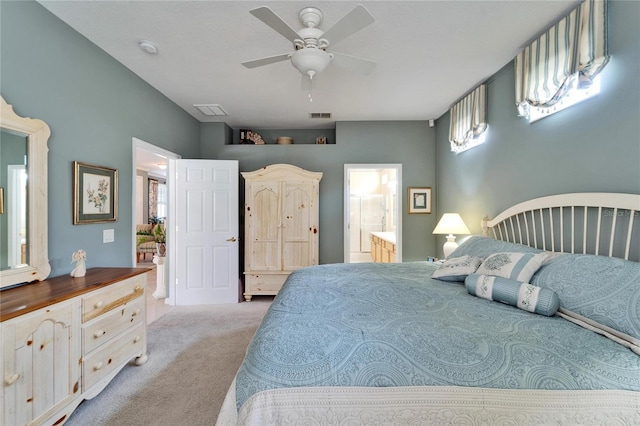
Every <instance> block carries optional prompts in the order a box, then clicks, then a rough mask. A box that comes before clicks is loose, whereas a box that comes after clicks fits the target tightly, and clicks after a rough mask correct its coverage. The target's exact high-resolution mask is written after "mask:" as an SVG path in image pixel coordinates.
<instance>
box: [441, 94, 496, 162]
mask: <svg viewBox="0 0 640 426" xmlns="http://www.w3.org/2000/svg"><path fill="white" fill-rule="evenodd" d="M449 115H450V117H451V122H450V124H449V141H450V142H451V151H453V152H462V151H464V150H467V149H469V148H471V147H473V146H476V145H477V144H478V143H479V139H478V138H479V136H480V135H482V133H483V132H484V131H485V130H486V129H487V119H486V117H487V86H486V84H482V85H480V86H478V87H477V88H475V89H474V90H473V91H472V92H471V93H469V94H468V95H467V96H465V97H464V98H462V99H461V100H460V101H458V102H457V103H456V104H455V105H454V106H452V107H451V109H450V110H449Z"/></svg>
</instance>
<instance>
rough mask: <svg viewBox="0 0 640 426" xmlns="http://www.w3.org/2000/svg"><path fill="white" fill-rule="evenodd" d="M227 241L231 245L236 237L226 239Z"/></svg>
mask: <svg viewBox="0 0 640 426" xmlns="http://www.w3.org/2000/svg"><path fill="white" fill-rule="evenodd" d="M227 241H231V242H232V243H235V242H236V237H231V238H227Z"/></svg>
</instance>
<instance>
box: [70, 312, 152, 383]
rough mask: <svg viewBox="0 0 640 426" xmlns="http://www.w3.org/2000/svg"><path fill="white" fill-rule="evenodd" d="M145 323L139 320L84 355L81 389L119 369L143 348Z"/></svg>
mask: <svg viewBox="0 0 640 426" xmlns="http://www.w3.org/2000/svg"><path fill="white" fill-rule="evenodd" d="M145 330H146V328H145V324H144V322H140V323H139V324H137V325H135V326H133V328H131V329H130V330H129V331H126V332H124V333H123V334H122V335H120V336H118V338H117V339H112V340H110V341H109V342H108V344H106V345H103V346H101V347H100V348H99V349H97V350H96V351H94V352H92V353H90V354H89V355H87V356H85V357H84V358H83V360H82V389H84V390H85V391H86V390H87V389H89V388H90V387H91V386H93V385H95V384H96V383H98V382H99V381H100V380H101V379H103V378H104V377H106V376H108V375H109V373H111V372H112V371H114V370H116V369H119V368H120V367H121V366H122V365H123V364H124V363H126V362H127V361H128V360H130V359H131V358H133V357H134V356H139V355H142V352H143V351H144V350H145V349H144V348H145V344H146V342H145Z"/></svg>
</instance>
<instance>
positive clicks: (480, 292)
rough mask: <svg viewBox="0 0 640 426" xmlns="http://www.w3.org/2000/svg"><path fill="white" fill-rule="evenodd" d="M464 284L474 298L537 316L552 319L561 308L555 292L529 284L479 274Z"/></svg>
mask: <svg viewBox="0 0 640 426" xmlns="http://www.w3.org/2000/svg"><path fill="white" fill-rule="evenodd" d="M464 283H465V286H466V287H467V291H468V292H469V294H471V295H473V296H477V297H482V298H483V299H487V300H496V301H498V302H502V303H506V304H507V305H511V306H516V307H518V308H520V309H522V310H525V311H529V312H533V313H536V314H540V315H546V316H548V317H550V316H553V315H555V313H556V311H557V310H558V309H559V308H560V299H559V298H558V295H557V294H556V293H555V292H553V291H551V290H548V289H546V288H540V287H536V286H534V285H531V284H528V283H522V282H519V281H514V280H510V279H508V278H503V277H497V276H490V275H479V274H471V275H469V276H468V277H467V279H466V280H465V281H464Z"/></svg>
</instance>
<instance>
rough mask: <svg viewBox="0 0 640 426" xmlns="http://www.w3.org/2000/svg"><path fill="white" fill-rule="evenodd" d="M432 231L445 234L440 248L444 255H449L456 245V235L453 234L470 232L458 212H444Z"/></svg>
mask: <svg viewBox="0 0 640 426" xmlns="http://www.w3.org/2000/svg"><path fill="white" fill-rule="evenodd" d="M433 233H434V234H445V235H447V242H446V243H444V246H443V247H442V250H443V252H444V256H445V257H449V255H450V254H451V253H452V252H453V251H454V250H455V249H456V248H457V247H458V243H456V237H455V236H454V235H453V234H470V233H471V232H469V228H467V225H465V223H464V221H463V220H462V218H461V217H460V215H459V214H458V213H445V214H443V215H442V218H440V222H438V225H436V229H434V230H433Z"/></svg>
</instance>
